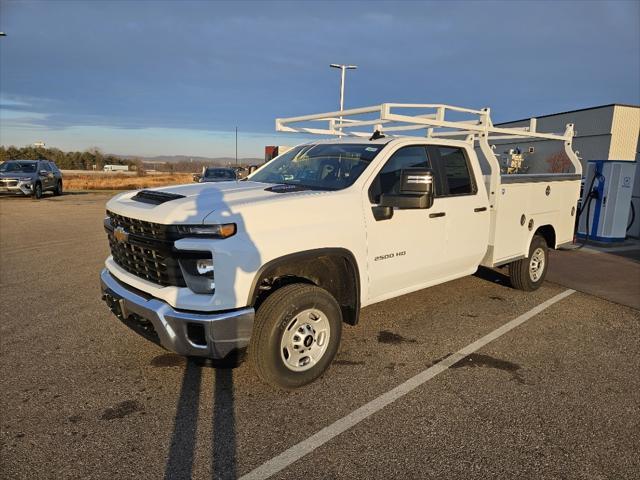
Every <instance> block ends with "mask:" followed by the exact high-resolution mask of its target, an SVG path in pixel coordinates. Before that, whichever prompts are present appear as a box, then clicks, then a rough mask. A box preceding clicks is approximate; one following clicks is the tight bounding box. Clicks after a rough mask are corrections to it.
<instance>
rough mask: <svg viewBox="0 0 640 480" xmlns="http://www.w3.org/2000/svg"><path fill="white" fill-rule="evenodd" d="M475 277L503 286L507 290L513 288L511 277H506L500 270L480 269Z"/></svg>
mask: <svg viewBox="0 0 640 480" xmlns="http://www.w3.org/2000/svg"><path fill="white" fill-rule="evenodd" d="M473 276H474V277H477V278H481V279H482V280H486V281H487V282H491V283H493V284H497V285H501V286H503V287H507V288H513V287H511V280H510V279H509V275H506V274H504V273H502V271H499V270H495V269H492V268H486V267H478V271H477V272H476V273H474V274H473Z"/></svg>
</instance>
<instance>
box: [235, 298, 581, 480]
mask: <svg viewBox="0 0 640 480" xmlns="http://www.w3.org/2000/svg"><path fill="white" fill-rule="evenodd" d="M574 292H575V290H565V291H564V292H562V293H559V294H558V295H556V296H555V297H553V298H550V299H549V300H547V301H546V302H542V303H541V304H540V305H538V306H537V307H534V308H532V309H531V310H529V311H528V312H526V313H524V314H522V315H520V316H519V317H517V318H514V319H513V320H511V321H510V322H507V323H505V324H504V325H502V326H501V327H500V328H497V329H495V330H494V331H492V332H491V333H489V334H487V335H485V336H484V337H482V338H480V339H478V340H476V341H475V342H473V343H471V344H469V345H467V346H466V347H464V348H462V349H460V350H458V351H457V352H456V353H454V354H453V355H450V356H448V357H447V358H445V359H444V360H442V361H440V362H438V363H436V364H435V365H433V366H431V367H429V368H427V369H426V370H424V371H422V372H420V373H418V374H417V375H415V376H414V377H411V378H410V379H409V380H407V381H406V382H404V383H402V384H400V385H398V386H397V387H395V388H394V389H392V390H389V391H388V392H387V393H383V394H382V395H380V396H379V397H377V398H375V399H373V400H371V401H370V402H369V403H367V404H365V405H363V406H362V407H360V408H358V409H357V410H354V411H353V412H351V413H350V414H349V415H347V416H345V417H342V418H341V419H340V420H337V421H335V422H333V423H332V424H331V425H329V426H328V427H325V428H323V429H322V430H320V431H319V432H318V433H315V434H314V435H312V436H311V437H309V438H307V439H306V440H303V441H302V442H300V443H298V444H297V445H294V446H293V447H291V448H289V449H288V450H285V451H284V452H282V453H281V454H280V455H278V456H277V457H274V458H272V459H271V460H269V461H267V462H266V463H263V464H262V465H261V466H259V467H258V468H256V469H255V470H252V471H251V472H249V473H247V474H246V475H243V476H242V477H240V480H263V479H265V478H269V477H270V476H271V475H274V474H276V473H278V472H279V471H281V470H283V469H285V468H287V467H288V466H289V465H291V464H292V463H294V462H295V461H297V460H299V459H301V458H302V457H304V456H305V455H307V454H309V453H311V452H313V451H314V450H315V449H316V448H318V447H320V446H322V445H324V444H325V443H327V442H328V441H329V440H331V439H332V438H334V437H336V436H338V435H340V434H341V433H342V432H345V431H346V430H348V429H350V428H351V427H353V426H355V425H357V424H358V423H360V422H361V421H363V420H364V419H366V418H367V417H370V416H371V415H373V414H374V413H376V412H378V411H380V410H382V409H383V408H384V407H386V406H387V405H389V404H390V403H393V402H394V401H396V400H397V399H399V398H401V397H403V396H405V395H406V394H407V393H409V392H411V391H412V390H414V389H415V388H417V387H419V386H420V385H422V384H423V383H425V382H427V381H429V380H431V379H432V378H433V377H435V376H436V375H438V374H439V373H442V372H444V371H445V370H447V369H448V368H449V367H450V366H451V365H454V364H455V363H457V362H459V361H460V360H462V359H463V358H465V357H466V356H467V355H469V354H471V353H473V352H475V351H477V350H479V349H481V348H482V347H484V346H485V345H486V344H488V343H489V342H492V341H493V340H495V339H496V338H499V337H501V336H502V335H504V334H505V333H507V332H509V331H511V330H513V329H514V328H516V327H518V326H520V325H522V324H523V323H524V322H526V321H527V320H529V319H530V318H532V317H534V316H536V315H537V314H538V313H540V312H542V311H543V310H545V309H547V308H549V307H550V306H551V305H553V304H554V303H557V302H559V301H560V300H562V299H564V298H566V297H568V296H569V295H571V294H572V293H574Z"/></svg>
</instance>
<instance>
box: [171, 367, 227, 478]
mask: <svg viewBox="0 0 640 480" xmlns="http://www.w3.org/2000/svg"><path fill="white" fill-rule="evenodd" d="M233 365H234V363H233V362H228V363H225V364H220V363H211V362H207V361H201V360H197V359H189V360H188V361H187V365H186V367H185V370H184V375H183V378H182V386H181V388H180V396H179V398H178V404H177V408H176V416H175V420H174V427H173V433H172V436H171V445H170V447H169V453H168V457H167V463H166V466H165V471H164V478H165V479H166V480H169V479H171V480H174V479H180V480H182V479H185V480H186V479H191V478H192V477H193V463H194V458H195V451H196V440H197V434H198V418H199V412H200V393H201V381H202V375H203V372H210V371H211V368H210V367H212V366H213V367H214V368H213V370H214V372H215V373H214V375H215V382H214V386H213V388H214V391H213V414H212V419H211V422H212V423H211V431H212V438H211V444H212V455H211V478H212V479H216V480H228V479H235V478H236V475H237V473H236V463H237V462H236V430H235V411H234V394H233V369H232V366H233Z"/></svg>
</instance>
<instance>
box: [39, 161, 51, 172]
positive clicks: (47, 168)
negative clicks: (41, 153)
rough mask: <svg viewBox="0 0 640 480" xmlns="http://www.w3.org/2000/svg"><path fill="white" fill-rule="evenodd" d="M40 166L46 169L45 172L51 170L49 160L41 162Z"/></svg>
mask: <svg viewBox="0 0 640 480" xmlns="http://www.w3.org/2000/svg"><path fill="white" fill-rule="evenodd" d="M40 168H41V169H44V170H46V171H47V172H50V171H51V165H49V162H41V163H40Z"/></svg>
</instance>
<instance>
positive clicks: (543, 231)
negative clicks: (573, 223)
mask: <svg viewBox="0 0 640 480" xmlns="http://www.w3.org/2000/svg"><path fill="white" fill-rule="evenodd" d="M535 235H540V236H541V237H542V238H544V240H545V242H547V247H549V248H556V230H555V228H553V225H551V224H547V225H541V226H539V227H538V228H537V229H536V231H535V232H534V234H533V236H535ZM533 236H532V237H531V240H533ZM531 240H530V241H529V244H531Z"/></svg>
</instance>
